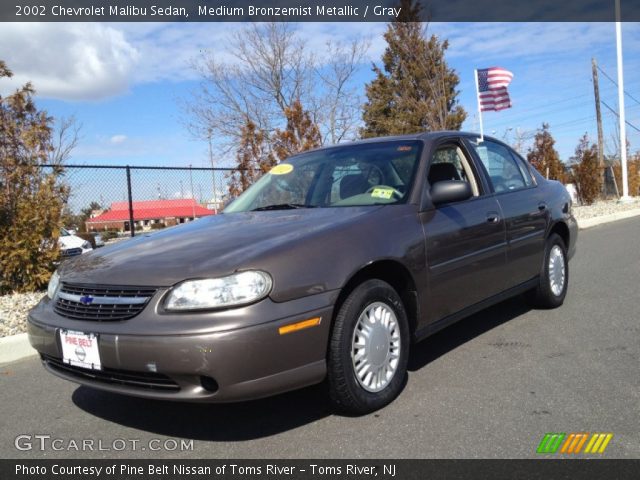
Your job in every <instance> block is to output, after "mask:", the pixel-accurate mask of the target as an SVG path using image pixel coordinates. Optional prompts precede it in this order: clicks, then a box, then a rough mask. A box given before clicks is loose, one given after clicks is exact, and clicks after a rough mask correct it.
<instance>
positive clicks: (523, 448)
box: [0, 218, 640, 459]
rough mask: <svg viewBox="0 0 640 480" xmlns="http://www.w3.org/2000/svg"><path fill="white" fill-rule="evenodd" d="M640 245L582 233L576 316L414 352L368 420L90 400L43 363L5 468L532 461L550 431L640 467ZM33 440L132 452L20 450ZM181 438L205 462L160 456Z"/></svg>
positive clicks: (489, 316)
mask: <svg viewBox="0 0 640 480" xmlns="http://www.w3.org/2000/svg"><path fill="white" fill-rule="evenodd" d="M639 239H640V219H638V218H635V219H629V220H623V221H618V222H615V223H611V224H608V225H602V226H599V227H595V228H592V229H589V230H586V231H582V232H580V238H579V240H578V253H577V254H576V256H575V258H574V260H573V261H572V263H571V270H570V286H569V293H568V296H567V299H566V301H565V304H564V306H562V307H561V308H559V309H556V310H551V311H542V310H531V309H529V308H528V307H527V306H526V304H525V303H524V301H523V300H522V299H521V298H515V299H512V300H509V301H506V302H504V303H501V304H499V305H497V306H495V307H492V308H490V309H488V310H486V311H484V312H481V313H480V314H477V315H474V316H473V317H470V318H468V319H466V320H463V321H462V322H460V323H458V324H456V325H454V326H452V327H450V328H448V329H446V330H444V331H442V332H440V333H439V334H437V335H435V336H433V337H431V338H430V339H428V340H426V341H425V342H422V343H421V344H419V345H418V346H416V347H415V348H414V350H413V351H412V356H411V360H410V372H409V379H408V383H407V385H406V387H405V389H404V391H403V392H402V394H401V396H400V397H399V398H398V399H397V400H396V401H395V402H394V403H392V404H391V405H390V406H388V407H387V408H385V409H383V410H381V411H379V412H377V413H375V414H372V415H368V416H365V417H360V418H352V417H344V416H337V415H333V414H332V413H331V412H330V411H329V410H328V408H327V406H326V402H325V401H324V397H323V392H322V389H321V388H320V387H312V388H307V389H304V390H301V391H297V392H292V393H289V394H285V395H280V396H278V397H274V398H270V399H265V400H260V401H254V402H247V403H242V404H234V405H193V404H176V403H170V402H158V401H148V400H140V399H135V398H127V397H121V396H117V395H112V394H107V393H102V392H99V391H96V390H92V389H89V388H86V387H79V386H77V385H75V384H72V383H69V382H66V381H64V380H60V379H58V378H56V377H54V376H52V375H50V374H48V373H46V372H45V371H44V369H43V368H42V367H41V365H40V363H39V361H38V360H37V359H35V358H33V359H29V360H24V361H21V362H16V363H13V364H9V365H3V366H2V367H0V458H18V459H20V458H57V457H72V458H111V457H121V458H137V457H140V458H150V459H151V458H174V457H180V458H190V457H191V458H203V457H207V458H369V457H372V458H406V457H411V458H484V457H489V458H532V457H536V453H535V450H536V448H537V446H538V443H539V442H540V440H541V439H542V437H543V435H544V434H545V433H547V432H611V433H613V434H614V437H613V439H612V440H611V442H610V444H609V446H608V448H607V450H606V452H605V453H604V454H603V455H601V457H604V458H623V457H625V458H640V368H639V367H640V342H639V339H640V322H639V317H640V315H639V314H638V307H639V303H640V251H639V245H640V243H639ZM21 434H29V435H35V434H42V435H50V436H51V438H59V439H62V443H58V446H60V445H68V444H69V442H70V441H71V440H78V441H80V440H82V439H93V440H94V441H95V444H94V445H95V446H94V448H98V443H97V442H98V441H101V442H102V444H101V447H100V448H114V447H115V448H121V446H122V442H121V441H119V440H124V441H126V442H127V445H128V446H127V447H126V448H125V450H124V451H114V450H111V451H104V450H103V451H96V450H94V451H85V452H82V451H80V452H78V451H75V450H70V451H52V450H51V449H47V450H46V451H44V452H43V451H40V450H39V448H36V447H38V442H37V441H34V442H33V445H34V449H32V450H29V451H19V450H17V449H16V448H15V446H14V440H15V437H16V436H18V435H21ZM167 438H176V439H192V440H193V450H192V451H179V450H174V451H153V452H152V451H150V450H149V444H148V441H149V440H150V439H160V441H161V442H162V441H164V440H165V439H167ZM132 440H139V443H138V444H137V448H138V449H137V450H135V451H134V450H132V449H131V446H130V445H131V444H132V443H131V441H132ZM158 445H159V444H157V443H154V444H153V445H152V446H154V447H157V446H158ZM160 445H161V444H160ZM168 447H169V448H173V447H174V444H173V443H171V442H169V444H168ZM143 448H144V449H143ZM582 456H587V455H582Z"/></svg>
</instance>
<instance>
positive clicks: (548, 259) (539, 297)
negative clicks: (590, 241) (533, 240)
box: [526, 233, 569, 308]
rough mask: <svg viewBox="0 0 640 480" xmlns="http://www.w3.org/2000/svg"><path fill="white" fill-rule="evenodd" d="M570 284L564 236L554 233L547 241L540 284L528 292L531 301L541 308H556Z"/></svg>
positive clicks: (527, 295) (528, 298) (561, 301)
mask: <svg viewBox="0 0 640 480" xmlns="http://www.w3.org/2000/svg"><path fill="white" fill-rule="evenodd" d="M568 285H569V263H568V262H567V248H566V246H565V244H564V241H563V240H562V237H560V235H557V234H555V233H554V234H552V235H551V236H549V238H548V239H547V241H546V244H545V252H544V263H543V265H542V270H541V272H540V279H539V280H538V286H537V287H536V288H534V289H533V290H531V291H529V292H527V294H526V297H527V300H528V301H529V303H531V304H532V305H533V306H535V307H539V308H556V307H559V306H560V305H562V303H563V302H564V298H565V297H566V295H567V286H568Z"/></svg>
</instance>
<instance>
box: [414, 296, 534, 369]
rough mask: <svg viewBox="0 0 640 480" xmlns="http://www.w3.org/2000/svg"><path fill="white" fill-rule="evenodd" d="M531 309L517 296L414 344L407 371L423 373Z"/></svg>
mask: <svg viewBox="0 0 640 480" xmlns="http://www.w3.org/2000/svg"><path fill="white" fill-rule="evenodd" d="M530 310H531V307H530V306H529V305H528V304H527V302H526V301H525V300H524V299H523V298H522V297H521V296H516V297H513V298H510V299H508V300H505V301H503V302H501V303H498V304H496V305H493V306H492V307H489V308H487V309H486V310H482V311H480V312H478V313H476V314H474V315H471V316H470V317H467V318H465V319H464V320H460V321H459V322H456V323H454V324H453V325H451V326H449V327H447V328H445V329H443V330H441V331H439V332H438V333H436V334H434V335H432V336H430V337H428V338H427V339H425V340H424V341H422V342H420V343H418V344H416V345H414V346H413V348H412V349H411V354H410V355H409V365H408V367H407V368H408V369H409V371H410V372H415V371H416V370H420V369H421V368H423V367H424V366H426V365H428V364H429V363H431V362H433V361H434V360H436V359H438V358H440V357H441V356H442V355H445V354H446V353H449V352H450V351H451V350H454V349H456V348H458V347H459V346H461V345H464V344H465V343H467V342H468V341H470V340H473V339H474V338H476V337H479V336H480V335H482V334H483V333H485V332H488V331H489V330H492V329H494V328H496V327H498V326H500V325H502V324H503V323H506V322H508V321H510V320H513V319H514V318H516V317H519V316H520V315H523V314H525V313H527V312H528V311H530Z"/></svg>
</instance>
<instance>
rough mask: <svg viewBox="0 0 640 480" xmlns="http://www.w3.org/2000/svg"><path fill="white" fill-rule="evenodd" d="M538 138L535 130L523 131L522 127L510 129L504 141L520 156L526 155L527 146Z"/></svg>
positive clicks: (505, 132)
mask: <svg viewBox="0 0 640 480" xmlns="http://www.w3.org/2000/svg"><path fill="white" fill-rule="evenodd" d="M535 136H536V131H535V130H523V129H522V128H520V127H516V128H515V129H513V128H511V127H509V128H507V129H506V130H505V131H504V134H503V135H502V140H503V141H504V142H505V143H508V144H509V145H511V147H513V149H514V150H515V151H516V152H518V153H519V154H520V155H523V156H524V155H526V153H527V152H526V150H527V146H528V145H529V143H530V142H531V140H533V138H534V137H535Z"/></svg>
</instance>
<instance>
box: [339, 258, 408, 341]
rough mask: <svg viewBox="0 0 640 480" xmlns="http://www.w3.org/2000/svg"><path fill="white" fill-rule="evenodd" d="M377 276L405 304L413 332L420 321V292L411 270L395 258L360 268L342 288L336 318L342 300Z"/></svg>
mask: <svg viewBox="0 0 640 480" xmlns="http://www.w3.org/2000/svg"><path fill="white" fill-rule="evenodd" d="M373 278H376V279H378V280H382V281H384V282H387V283H388V284H389V285H391V286H392V287H393V288H394V290H395V291H396V292H398V295H400V298H401V299H402V303H403V304H404V308H405V310H406V311H407V319H408V320H409V329H410V331H411V333H413V332H414V331H415V328H416V325H417V322H418V294H417V289H416V285H415V282H414V281H413V277H412V276H411V273H409V270H407V268H406V267H405V266H404V265H402V264H401V263H400V262H396V261H394V260H380V261H378V262H374V263H372V264H370V265H367V266H366V267H364V268H362V269H361V270H359V271H358V272H357V273H356V274H355V275H353V276H352V277H351V278H350V279H349V281H348V282H347V283H346V284H345V285H344V287H343V288H342V290H341V292H340V295H339V296H338V299H337V300H336V303H335V309H334V318H335V316H336V315H337V314H338V310H340V306H341V305H342V302H344V300H345V299H346V298H347V297H348V296H349V294H350V293H351V292H352V291H353V290H354V289H355V288H356V287H357V286H358V285H360V284H361V283H362V282H364V281H365V280H370V279H373Z"/></svg>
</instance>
